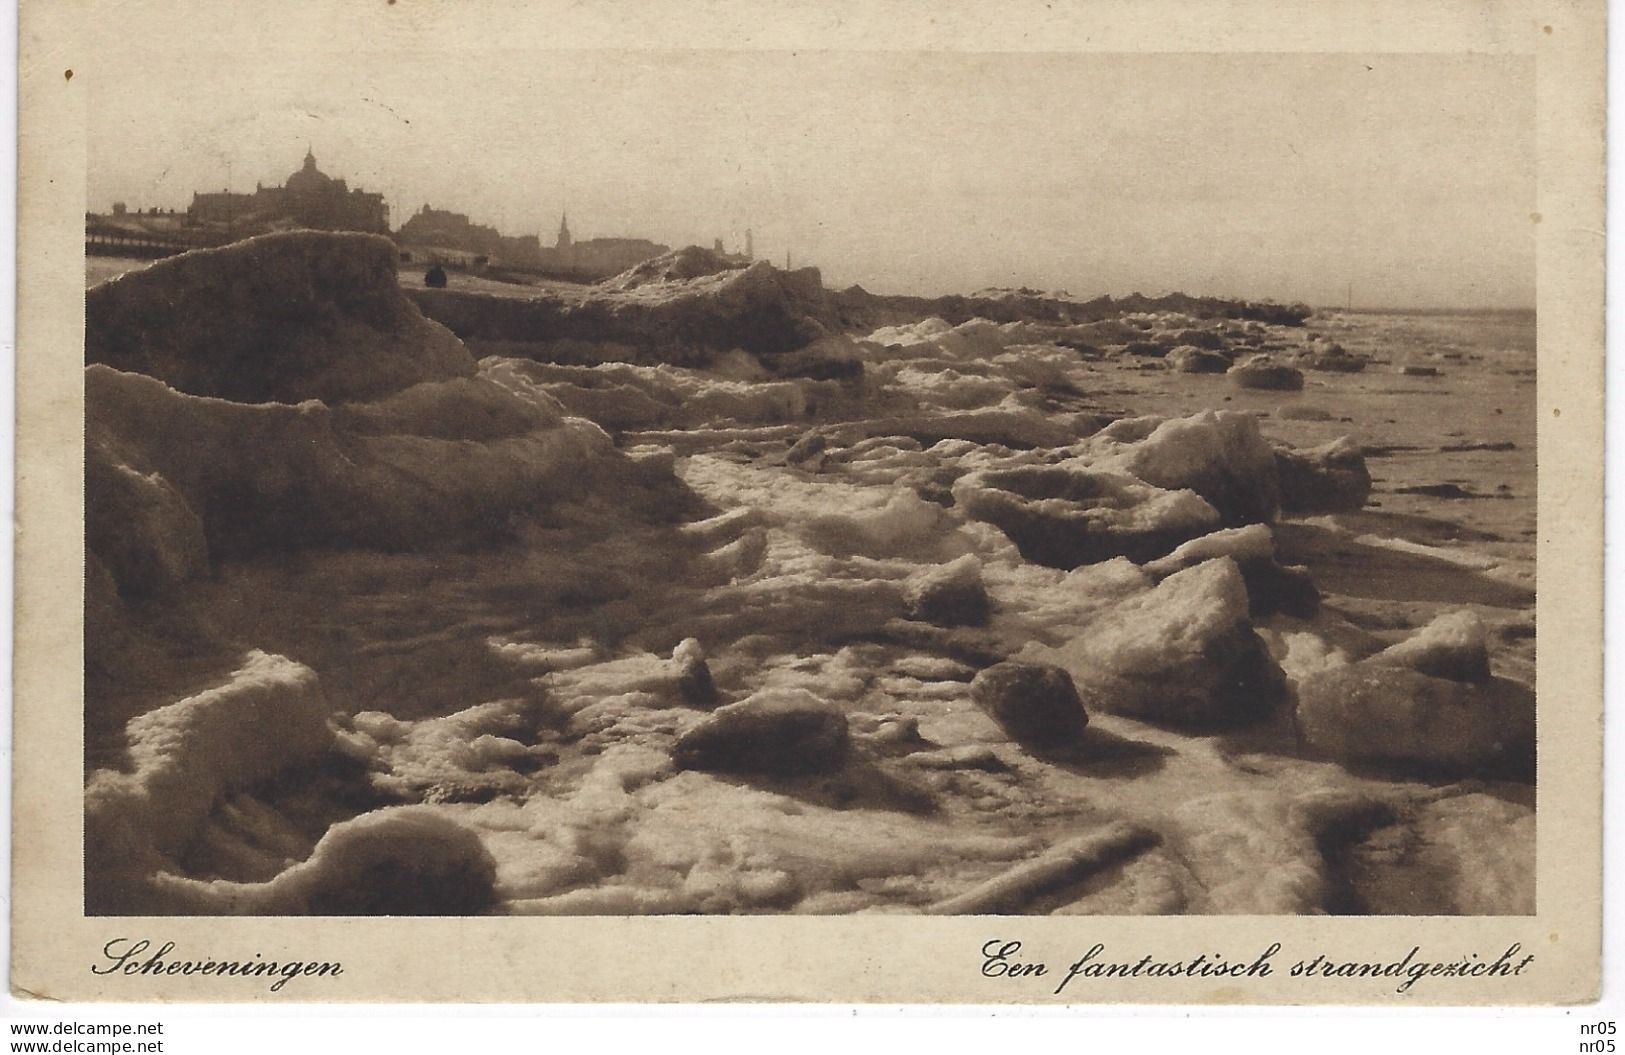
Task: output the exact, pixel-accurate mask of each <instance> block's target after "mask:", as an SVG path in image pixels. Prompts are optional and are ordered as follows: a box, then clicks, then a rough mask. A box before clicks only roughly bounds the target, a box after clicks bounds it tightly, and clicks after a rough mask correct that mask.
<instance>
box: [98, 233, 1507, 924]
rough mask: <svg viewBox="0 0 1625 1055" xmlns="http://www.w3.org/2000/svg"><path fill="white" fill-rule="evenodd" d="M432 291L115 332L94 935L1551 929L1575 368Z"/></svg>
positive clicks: (743, 291) (165, 285)
mask: <svg viewBox="0 0 1625 1055" xmlns="http://www.w3.org/2000/svg"><path fill="white" fill-rule="evenodd" d="M679 256H680V255H679ZM200 257H201V258H203V259H202V261H201V262H200V261H199V258H200ZM211 257H212V259H211ZM696 260H698V265H696ZM391 261H392V258H391V257H390V256H389V253H388V246H387V243H381V242H379V241H377V240H374V239H369V238H365V237H362V236H331V235H329V236H320V235H294V236H272V237H270V238H266V239H256V240H253V241H251V242H249V243H244V244H241V245H239V246H235V247H230V248H228V249H226V250H218V251H212V254H191V255H189V256H188V257H183V258H178V259H176V260H172V261H166V262H162V263H160V264H158V265H154V266H152V267H150V268H145V269H142V270H140V271H137V272H133V273H131V274H129V275H126V276H125V277H123V278H120V279H117V280H116V281H114V282H112V283H110V284H107V285H103V286H99V287H95V288H92V289H91V291H90V292H89V294H88V295H87V308H88V310H89V313H90V315H91V317H92V321H93V324H94V325H93V327H92V332H93V333H107V334H110V335H112V336H111V338H110V339H108V340H105V341H102V340H92V341H90V342H89V343H88V344H87V352H88V356H89V358H90V360H91V362H92V365H91V366H89V367H88V369H87V396H88V401H89V422H88V424H89V440H88V446H87V487H88V488H89V511H88V524H87V558H88V564H89V569H88V572H87V602H86V620H87V645H86V730H87V737H86V747H87V759H86V764H87V792H86V809H87V846H86V851H87V860H88V862H89V866H88V870H87V901H88V905H89V908H90V910H91V911H93V912H101V913H125V912H137V913H149V912H182V913H230V912H239V913H288V912H315V913H340V914H348V913H367V912H390V913H471V912H491V913H527V914H535V913H552V914H589V913H596V914H602V913H610V914H621V913H695V912H699V913H724V912H804V913H845V912H861V911H880V912H950V913H952V912H1029V913H1030V912H1064V913H1109V914H1122V913H1307V912H1364V913H1498V914H1499V913H1527V912H1531V911H1533V906H1534V901H1533V852H1534V787H1533V771H1532V770H1533V765H1532V760H1533V746H1532V731H1533V725H1532V723H1533V714H1534V711H1533V694H1532V689H1531V686H1532V680H1533V657H1534V622H1533V596H1534V578H1533V569H1534V552H1533V550H1534V536H1533V528H1534V457H1533V455H1534V449H1533V431H1534V424H1533V398H1532V397H1533V373H1532V368H1533V355H1532V332H1533V325H1532V319H1529V320H1527V322H1528V334H1529V345H1528V346H1527V347H1526V346H1525V345H1523V344H1522V343H1520V342H1522V341H1523V336H1522V335H1523V332H1524V331H1523V329H1522V328H1521V327H1520V325H1519V324H1518V321H1517V320H1512V321H1511V322H1507V321H1506V320H1501V325H1497V326H1490V327H1484V326H1480V325H1478V324H1477V322H1475V320H1466V321H1461V320H1456V321H1451V320H1446V319H1441V318H1428V319H1422V320H1420V321H1418V320H1417V319H1416V318H1414V317H1412V318H1400V317H1380V316H1361V315H1343V314H1332V315H1330V316H1327V317H1320V316H1316V317H1314V318H1311V319H1310V320H1309V323H1308V325H1307V326H1292V325H1282V324H1279V323H1277V322H1271V321H1265V317H1267V316H1265V315H1264V313H1263V312H1256V313H1253V314H1256V315H1259V316H1261V317H1254V318H1248V317H1225V316H1224V315H1223V314H1214V313H1212V312H1211V310H1210V308H1209V307H1207V306H1202V307H1200V308H1198V307H1197V306H1194V305H1187V306H1188V307H1191V310H1193V311H1196V310H1200V311H1201V312H1203V313H1202V314H1186V313H1184V312H1179V313H1175V312H1169V311H1162V312H1143V311H1130V310H1118V309H1115V308H1114V309H1112V310H1110V311H1103V310H1102V309H1101V308H1100V307H1099V306H1098V304H1097V305H1095V306H1094V307H1088V308H1086V307H1084V306H1081V305H1076V304H1072V303H1070V302H1067V301H1064V300H1058V299H1055V298H1045V297H1042V296H1040V295H1035V294H1022V295H1021V296H1010V297H1004V298H1003V299H1002V300H1001V299H999V298H997V297H994V296H991V295H979V296H981V299H976V300H971V301H968V302H966V300H965V298H958V301H957V302H955V303H953V304H947V305H945V308H944V310H948V309H950V308H951V309H954V310H965V311H969V310H971V309H970V308H966V307H965V304H966V303H969V304H971V305H981V306H982V307H981V308H980V309H979V310H986V311H988V312H990V313H992V314H994V315H999V316H1001V317H1003V316H1006V315H1010V314H1012V313H1017V314H1019V313H1027V314H1028V315H1031V316H1032V317H1031V318H1004V319H1003V321H999V322H994V321H989V319H986V318H974V317H973V318H968V319H967V320H966V321H964V322H962V323H960V324H958V325H951V324H950V323H948V322H946V321H944V320H942V319H941V318H932V317H924V316H922V314H921V313H916V314H915V316H914V317H913V318H899V317H897V316H898V315H899V314H906V313H904V312H901V309H900V308H899V307H898V305H897V304H887V305H883V308H884V312H883V314H885V316H886V317H885V318H879V317H877V315H876V312H877V311H878V310H879V309H876V308H875V307H874V305H873V304H872V303H870V302H869V301H862V302H859V301H854V300H852V299H851V298H847V299H844V300H843V299H841V298H839V297H832V296H830V295H826V294H825V293H824V292H823V291H822V287H821V286H818V285H816V284H815V283H812V282H811V280H809V278H808V275H807V273H806V272H796V273H793V274H791V275H788V276H787V275H785V274H784V273H783V272H778V271H776V270H775V269H773V268H771V267H770V266H767V265H764V264H758V265H757V266H755V267H753V268H750V269H748V270H744V271H741V270H737V269H736V270H721V269H708V268H707V267H706V266H705V261H704V259H703V254H702V256H701V257H697V258H695V259H692V260H691V259H687V258H680V259H675V260H673V261H670V262H669V263H668V266H665V267H664V268H662V267H654V268H644V269H641V272H640V273H637V274H629V275H628V276H623V278H622V279H621V280H616V281H615V282H612V283H608V284H606V286H605V288H604V289H603V290H601V291H596V292H595V291H587V292H584V293H581V294H578V295H575V297H574V299H572V300H571V301H569V302H568V303H565V302H556V301H547V302H546V303H543V302H537V303H534V304H532V303H529V302H527V301H525V300H523V299H515V298H507V299H515V302H516V303H517V305H518V306H517V307H516V308H507V307H499V308H493V307H492V306H491V305H490V304H489V303H487V301H488V300H492V299H495V298H485V299H479V298H477V297H476V299H474V300H465V301H448V300H446V299H445V298H447V297H457V296H463V297H475V295H474V294H457V293H452V294H444V295H441V296H440V297H439V298H430V299H424V298H419V302H420V303H421V304H422V306H423V308H424V310H425V311H427V312H428V313H429V315H430V316H431V317H434V316H437V315H442V312H441V308H445V312H444V314H443V316H442V317H443V318H444V320H445V321H446V322H447V324H448V325H450V326H451V327H452V329H453V330H455V331H462V332H465V334H466V336H465V340H463V341H459V340H458V339H457V337H456V336H454V335H453V333H451V332H448V331H447V330H446V329H444V328H442V327H441V326H440V325H438V324H437V323H436V322H433V321H430V320H429V319H425V318H424V317H423V315H422V314H421V313H420V312H419V310H418V308H417V307H415V306H414V305H413V304H412V302H411V301H409V300H407V298H405V297H404V296H402V295H401V294H400V292H399V291H398V290H397V288H396V285H395V278H394V275H393V264H392V262H391ZM317 268H320V269H325V270H323V271H322V273H323V274H324V275H327V276H328V277H327V278H325V279H323V280H322V281H320V282H312V281H311V278H310V276H311V274H312V273H313V269H317ZM233 269H247V270H248V271H251V272H252V273H254V274H255V275H256V276H259V277H257V278H256V279H255V282H254V283H247V282H244V281H233V282H231V283H228V285H229V286H230V288H232V289H235V290H241V291H244V292H242V294H241V296H240V297H239V298H238V299H237V300H235V301H228V302H226V303H225V304H223V305H222V307H221V318H220V321H219V326H220V327H221V328H223V330H222V332H226V333H229V332H230V331H231V330H232V327H233V326H234V325H235V324H234V322H233V319H234V318H236V319H240V320H241V328H242V332H243V333H244V334H248V333H253V334H257V335H258V336H256V337H255V338H254V339H253V340H252V341H249V340H244V341H241V342H239V343H238V344H237V345H230V342H229V341H226V342H225V343H226V344H227V345H228V346H230V348H231V349H233V350H231V351H230V354H231V355H238V356H247V357H255V360H256V361H261V362H263V364H264V367H265V368H264V369H263V370H261V371H257V372H256V371H253V370H244V369H238V368H233V369H230V370H227V369H225V360H224V358H222V357H223V356H225V355H226V354H227V353H226V352H224V351H222V352H219V353H212V352H211V351H210V350H209V347H217V346H220V345H221V342H222V340H223V339H222V338H220V337H218V336H215V331H214V330H211V329H209V327H210V326H213V325H215V324H214V323H213V322H209V321H208V320H203V321H200V318H199V315H198V313H197V312H189V313H187V314H186V315H185V316H184V317H181V316H179V315H177V314H175V313H170V314H169V315H166V314H165V312H163V311H162V310H160V309H159V308H158V307H156V305H161V304H165V303H176V302H177V298H180V299H181V300H182V301H184V298H185V297H186V296H192V295H196V294H197V292H198V290H199V288H200V287H201V288H203V289H207V288H209V287H208V284H209V283H210V282H216V281H218V278H217V277H216V276H219V275H222V274H228V275H229V274H233V273H235V272H234V271H233ZM643 272H646V273H643ZM812 274H813V277H814V278H815V277H816V273H815V272H814V273H812ZM335 276H336V277H335ZM538 296H539V297H543V298H544V299H545V298H546V296H547V295H544V294H538ZM217 299H218V298H217ZM857 303H861V304H862V305H864V307H863V310H861V311H860V310H858V309H857V308H854V306H853V305H854V304H857ZM448 304H449V305H450V307H449V308H448V307H446V305H448ZM268 305H269V306H268ZM277 312H280V313H281V315H280V316H276V317H277V318H278V319H280V321H277V322H274V323H271V324H267V323H264V322H259V323H256V322H255V320H256V319H264V318H266V317H268V316H269V315H274V314H275V313H277ZM1001 313H1002V314H1001ZM1236 314H1239V315H1242V316H1245V315H1246V314H1247V312H1245V311H1238V312H1236ZM1068 316H1073V317H1074V318H1073V321H1067V317H1068ZM561 320H562V321H561ZM1288 321H1290V320H1288ZM470 326H475V327H487V329H486V330H484V331H483V332H484V333H485V334H486V336H475V335H473V334H472V333H467V328H468V327H470ZM593 326H600V327H602V332H598V331H595V330H593V329H592V327H593ZM1475 326H1476V327H1477V328H1475ZM200 331H202V332H203V334H204V336H206V337H207V340H206V341H205V340H203V338H202V337H200V336H199V334H200ZM1334 346H1335V347H1334ZM1197 353H1201V354H1200V355H1198V354H1197ZM211 355H216V356H218V357H217V358H213V359H211V358H210V357H211ZM1255 355H1263V356H1267V357H1268V359H1267V360H1264V361H1259V362H1251V361H1249V357H1251V356H1255ZM1219 360H1223V362H1222V363H1221V362H1219ZM1200 363H1206V364H1207V365H1206V366H1203V367H1202V368H1201V369H1192V366H1193V364H1200ZM1220 366H1222V367H1223V369H1224V370H1225V371H1231V373H1229V374H1228V375H1227V374H1226V373H1224V372H1214V371H1216V370H1217V368H1218V367H1220ZM1407 366H1410V367H1418V366H1428V367H1432V368H1433V369H1434V370H1435V371H1436V373H1435V374H1434V375H1425V374H1418V373H1414V372H1413V373H1412V374H1409V375H1407V374H1404V373H1401V372H1400V371H1401V370H1402V369H1403V368H1404V367H1407ZM1204 371H1206V372H1204ZM1258 385H1264V386H1266V387H1257V386H1258ZM227 386H235V387H227ZM254 386H259V387H257V388H256V387H254ZM222 396H224V397H225V398H222ZM272 399H282V400H302V402H281V403H276V402H271V401H270V400H272ZM1345 436H1349V437H1351V438H1349V439H1343V437H1345Z"/></svg>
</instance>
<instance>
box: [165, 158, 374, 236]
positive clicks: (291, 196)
mask: <svg viewBox="0 0 1625 1055" xmlns="http://www.w3.org/2000/svg"><path fill="white" fill-rule="evenodd" d="M186 217H187V221H188V222H189V223H192V224H194V225H221V224H223V225H225V226H226V227H227V228H228V229H229V230H230V231H231V233H232V234H234V235H236V236H237V237H245V236H247V235H249V234H258V233H260V232H262V231H272V230H284V229H289V228H298V227H307V228H313V229H316V230H321V231H368V232H371V233H374V234H388V233H389V206H388V205H386V204H385V203H384V196H383V195H382V194H369V193H368V192H366V191H363V190H360V189H357V190H351V189H350V187H349V185H348V184H347V183H345V181H344V180H342V179H336V178H334V177H332V176H329V175H327V174H326V173H325V172H323V171H322V170H321V169H320V168H318V167H317V165H316V155H315V153H314V152H313V151H312V150H310V149H309V148H308V147H307V148H306V150H305V162H304V165H303V166H302V167H301V168H300V169H299V171H297V172H295V173H294V174H293V175H291V176H289V177H288V179H287V181H286V182H285V183H284V184H283V185H282V186H280V187H266V186H263V185H260V186H256V187H255V188H254V193H253V194H235V193H233V192H231V191H230V190H225V191H221V192H220V193H219V194H193V195H192V204H191V207H190V208H188V209H187V210H186Z"/></svg>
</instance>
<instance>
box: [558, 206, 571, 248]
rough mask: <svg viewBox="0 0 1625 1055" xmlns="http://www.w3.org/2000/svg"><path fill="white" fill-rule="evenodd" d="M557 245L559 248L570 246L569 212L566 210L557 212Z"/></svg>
mask: <svg viewBox="0 0 1625 1055" xmlns="http://www.w3.org/2000/svg"><path fill="white" fill-rule="evenodd" d="M558 247H559V248H560V249H568V248H570V214H569V213H568V212H561V213H559V241H558Z"/></svg>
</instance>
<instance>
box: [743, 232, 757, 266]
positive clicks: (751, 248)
mask: <svg viewBox="0 0 1625 1055" xmlns="http://www.w3.org/2000/svg"><path fill="white" fill-rule="evenodd" d="M745 259H746V260H755V259H756V243H755V242H754V241H753V240H752V239H751V233H750V228H749V227H747V228H745Z"/></svg>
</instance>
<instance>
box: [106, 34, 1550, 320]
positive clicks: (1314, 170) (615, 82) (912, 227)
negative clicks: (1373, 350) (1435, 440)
mask: <svg viewBox="0 0 1625 1055" xmlns="http://www.w3.org/2000/svg"><path fill="white" fill-rule="evenodd" d="M309 59H310V56H308V55H305V56H301V57H300V58H298V59H281V58H278V57H276V56H274V55H270V56H260V57H256V58H253V59H248V58H245V57H244V56H241V55H232V56H223V55H213V56H211V55H208V54H195V53H194V54H187V55H184V56H182V55H174V54H171V55H154V54H151V53H145V54H143V53H140V52H132V53H130V54H128V55H125V56H123V57H122V58H121V60H120V61H121V62H123V63H124V64H125V65H123V66H119V65H108V66H106V67H104V68H103V69H102V70H101V71H100V73H99V74H98V76H100V77H101V78H103V79H104V81H105V83H93V84H92V85H91V90H92V95H91V99H92V101H93V106H92V119H91V142H90V159H89V161H90V171H89V198H90V200H89V207H90V208H92V209H94V210H97V211H102V210H105V209H107V208H108V207H109V206H110V205H111V203H112V202H113V201H115V200H120V201H124V202H126V203H128V204H129V205H130V207H132V208H135V207H145V206H150V205H157V206H161V207H165V208H168V207H174V208H177V209H181V208H184V207H185V205H186V204H187V202H188V201H189V200H190V199H191V194H192V192H193V191H194V190H220V189H221V188H222V187H226V186H229V187H231V189H233V190H240V191H242V190H246V191H252V190H253V189H254V185H255V183H256V181H260V182H264V183H266V184H268V185H269V184H278V183H281V182H282V181H283V180H284V179H285V178H286V177H287V175H288V174H289V173H291V172H293V171H294V170H295V169H296V168H297V167H298V166H299V163H300V161H301V160H302V158H303V156H304V152H305V146H306V144H307V143H309V144H310V146H311V147H312V148H313V149H314V150H315V152H316V157H317V159H318V161H319V162H320V164H321V166H322V169H323V170H324V171H326V172H327V173H329V174H331V175H335V176H342V177H345V178H347V179H348V180H349V181H350V183H351V185H352V186H360V187H363V188H365V189H367V190H373V191H381V192H382V193H383V194H384V195H385V196H386V198H387V200H388V202H389V205H390V210H391V220H392V223H394V224H395V225H399V223H400V222H401V221H403V220H404V219H405V218H406V217H407V216H409V215H410V214H411V213H412V212H415V211H416V210H417V209H418V208H419V207H420V206H421V205H422V204H423V203H424V202H429V203H432V204H433V205H435V206H436V207H440V208H453V209H456V210H457V211H460V212H467V213H469V214H471V216H472V217H473V218H474V219H475V220H476V221H479V222H485V223H489V224H492V225H494V226H496V227H498V228H499V229H501V230H502V231H503V232H504V233H509V234H522V233H536V232H538V231H539V232H541V233H542V234H543V241H544V243H548V244H551V242H552V238H553V232H554V231H555V229H556V228H557V225H558V219H559V214H560V212H561V211H562V210H563V209H565V208H568V209H569V213H570V225H571V228H572V229H573V231H574V232H575V234H576V237H577V238H590V237H595V236H614V235H627V236H645V237H649V238H653V239H655V240H657V241H661V242H666V243H669V244H672V245H679V244H685V243H688V242H701V243H704V244H709V243H710V241H711V239H712V238H713V237H718V236H721V237H723V238H724V239H725V240H726V241H727V242H728V243H729V245H730V247H733V246H734V245H735V244H737V243H738V242H740V241H741V239H742V237H743V232H744V230H745V228H746V227H747V226H749V227H751V228H752V229H753V230H754V232H755V239H756V248H757V253H758V255H761V256H768V257H770V258H772V259H773V260H775V262H778V263H781V264H782V263H783V260H784V254H785V251H786V250H787V249H788V250H790V251H791V252H792V253H793V254H794V257H795V261H796V263H797V264H798V265H800V264H816V265H818V266H819V267H821V268H822V269H823V270H824V276H825V281H826V282H827V283H829V284H831V285H846V284H848V283H852V282H858V283H862V284H863V285H864V286H866V287H868V288H870V289H871V290H874V291H877V292H899V293H904V292H906V293H926V294H937V293H948V292H968V291H970V290H973V289H977V288H980V287H983V286H991V285H1000V286H1010V285H1026V286H1036V287H1040V288H1044V289H1067V290H1070V291H1071V292H1073V293H1076V294H1085V295H1093V294H1097V293H1108V292H1109V293H1118V294H1122V293H1128V292H1132V291H1135V290H1138V291H1141V292H1146V293H1154V292H1163V291H1167V290H1173V289H1180V290H1185V291H1187V292H1192V293H1207V294H1216V295H1238V296H1247V297H1258V298H1262V297H1271V298H1275V299H1278V300H1306V301H1310V302H1312V303H1317V304H1334V303H1337V304H1340V303H1342V302H1343V300H1344V297H1345V292H1346V290H1347V288H1348V287H1349V286H1350V285H1351V284H1352V287H1353V296H1354V301H1355V303H1356V304H1357V305H1366V306H1396V307H1411V306H1490V307H1527V306H1532V305H1533V304H1534V233H1533V219H1532V213H1533V210H1534V207H1535V205H1534V200H1535V165H1534V77H1533V62H1532V60H1531V59H1529V58H1527V57H1509V56H1441V55H1403V56H1394V55H1385V56H1365V57H1361V56H1347V55H1280V56H1273V55H1265V56H1259V55H1252V56H1235V55H1229V56H1225V55H1132V56H1129V55H1087V54H1085V55H1079V54H1068V55H1033V54H989V55H973V54H962V53H940V52H939V53H931V54H906V53H905V54H899V53H896V52H890V53H871V52H810V53H809V52H802V53H789V52H726V53H719V52H675V53H666V52H624V51H623V52H581V51H569V52H563V51H561V52H527V53H523V54H519V53H489V54H484V55H467V54H462V55H452V56H448V55H444V54H435V55H428V54H424V55H417V56H409V55H401V54H399V53H395V54H392V55H390V56H387V57H384V56H376V55H368V54H366V53H359V52H358V53H356V54H353V55H346V56H345V57H344V61H342V62H338V61H335V62H333V63H332V64H331V65H330V67H329V68H327V69H326V70H325V75H323V76H320V77H313V76H310V75H309V69H310V67H309V65H308V63H309ZM133 78H139V79H141V80H142V81H143V82H144V83H148V84H152V85H159V84H161V85H163V87H164V92H163V95H164V101H163V102H161V103H160V102H156V101H155V96H154V95H153V94H149V93H145V92H143V93H139V94H137V93H132V92H129V91H123V90H120V86H121V85H127V84H130V83H132V81H131V79H133Z"/></svg>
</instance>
